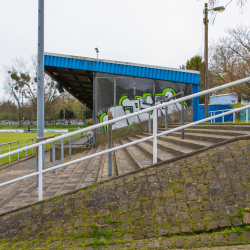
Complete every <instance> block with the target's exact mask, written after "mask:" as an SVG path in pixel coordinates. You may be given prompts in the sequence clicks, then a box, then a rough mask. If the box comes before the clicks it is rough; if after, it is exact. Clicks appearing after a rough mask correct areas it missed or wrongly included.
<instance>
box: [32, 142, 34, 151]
mask: <svg viewBox="0 0 250 250" xmlns="http://www.w3.org/2000/svg"><path fill="white" fill-rule="evenodd" d="M32 145H33V139H32ZM32 154H34V148H32Z"/></svg>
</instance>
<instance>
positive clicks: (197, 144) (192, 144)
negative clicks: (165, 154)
mask: <svg viewBox="0 0 250 250" xmlns="http://www.w3.org/2000/svg"><path fill="white" fill-rule="evenodd" d="M159 132H160V131H159ZM144 134H145V135H152V134H149V133H144ZM144 134H143V135H144ZM157 139H158V140H162V141H166V142H170V143H173V144H177V145H180V146H183V147H189V148H191V149H201V148H204V147H209V146H211V145H213V143H211V142H205V141H198V140H191V139H186V138H185V139H183V140H182V139H181V138H177V137H174V136H170V135H168V136H166V135H163V136H159V137H157Z"/></svg>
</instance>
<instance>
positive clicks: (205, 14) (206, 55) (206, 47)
mask: <svg viewBox="0 0 250 250" xmlns="http://www.w3.org/2000/svg"><path fill="white" fill-rule="evenodd" d="M210 10H212V11H218V12H223V11H224V10H225V8H224V7H223V6H220V7H215V8H213V9H208V6H207V3H205V9H204V19H203V23H204V26H205V51H204V59H205V65H204V90H207V89H209V84H208V23H209V20H208V11H210ZM204 102H205V118H208V117H209V114H208V103H209V99H208V94H207V95H205V98H204Z"/></svg>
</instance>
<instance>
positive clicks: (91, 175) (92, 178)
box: [78, 146, 105, 188]
mask: <svg viewBox="0 0 250 250" xmlns="http://www.w3.org/2000/svg"><path fill="white" fill-rule="evenodd" d="M104 149H105V147H104V146H100V147H99V148H98V149H97V150H96V152H101V151H104ZM93 150H94V149H93ZM103 157H104V155H99V156H96V157H94V158H92V160H91V162H90V164H89V166H88V169H87V172H86V173H85V175H84V177H83V178H82V180H81V185H80V188H83V187H86V186H89V185H92V184H94V183H96V182H97V179H98V174H99V170H100V166H101V162H102V158H103ZM78 187H79V185H78Z"/></svg>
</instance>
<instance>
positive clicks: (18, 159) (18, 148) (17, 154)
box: [17, 141, 19, 160]
mask: <svg viewBox="0 0 250 250" xmlns="http://www.w3.org/2000/svg"><path fill="white" fill-rule="evenodd" d="M17 149H19V141H18V142H17ZM17 155H18V160H19V153H18V154H17Z"/></svg>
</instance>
